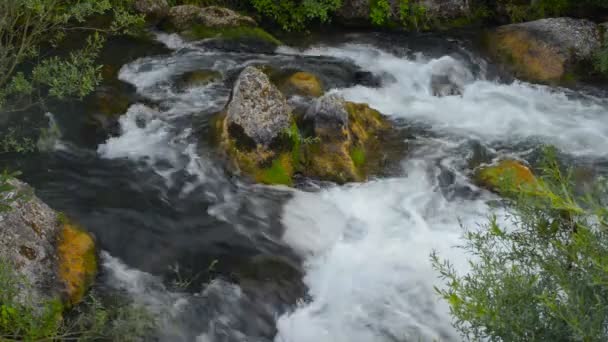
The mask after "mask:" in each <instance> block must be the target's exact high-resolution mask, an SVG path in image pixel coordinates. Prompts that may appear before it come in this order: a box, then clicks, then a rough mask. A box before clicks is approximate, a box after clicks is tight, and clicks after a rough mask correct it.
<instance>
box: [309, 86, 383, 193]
mask: <svg viewBox="0 0 608 342" xmlns="http://www.w3.org/2000/svg"><path fill="white" fill-rule="evenodd" d="M304 127H305V130H306V131H307V132H309V134H311V137H312V138H313V139H314V140H315V142H314V143H312V144H306V145H305V146H304V148H303V155H304V157H303V174H304V175H306V176H309V177H313V178H319V179H323V180H331V181H335V182H337V183H346V182H359V181H363V180H365V179H366V178H367V177H368V175H369V174H370V173H374V171H378V168H379V167H380V161H381V159H382V158H381V155H382V153H381V151H382V148H381V147H382V146H380V141H379V139H378V138H379V135H381V134H383V132H386V131H388V130H389V129H390V128H391V126H390V124H389V123H388V122H387V121H386V120H385V119H384V117H383V116H382V114H380V112H378V111H376V110H374V109H372V108H371V107H369V106H368V105H367V104H360V103H353V102H347V101H344V99H342V98H341V97H339V96H337V95H326V96H324V97H322V98H320V99H318V100H317V101H316V102H315V104H313V106H311V107H310V108H309V110H308V112H307V113H306V115H305V117H304Z"/></svg>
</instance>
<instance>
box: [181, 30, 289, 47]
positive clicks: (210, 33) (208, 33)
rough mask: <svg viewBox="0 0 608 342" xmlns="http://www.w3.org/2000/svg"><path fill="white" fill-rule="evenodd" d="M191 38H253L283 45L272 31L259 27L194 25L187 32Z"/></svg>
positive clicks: (186, 34)
mask: <svg viewBox="0 0 608 342" xmlns="http://www.w3.org/2000/svg"><path fill="white" fill-rule="evenodd" d="M185 36H186V37H187V38H189V39H194V40H197V39H207V38H222V39H229V40H234V39H253V40H261V41H265V42H269V43H272V44H274V45H281V44H282V43H281V41H280V40H278V39H277V38H275V37H274V36H273V35H271V34H270V33H268V32H266V31H264V30H263V29H261V28H259V27H248V26H240V27H228V28H221V29H220V28H211V27H207V26H203V25H194V26H193V27H192V28H191V29H190V30H188V31H187V32H186V33H185Z"/></svg>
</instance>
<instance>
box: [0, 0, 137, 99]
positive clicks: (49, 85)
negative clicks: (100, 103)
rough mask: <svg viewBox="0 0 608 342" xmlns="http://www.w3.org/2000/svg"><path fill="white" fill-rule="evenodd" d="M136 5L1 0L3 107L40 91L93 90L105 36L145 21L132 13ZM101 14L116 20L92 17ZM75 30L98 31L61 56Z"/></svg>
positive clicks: (112, 0)
mask: <svg viewBox="0 0 608 342" xmlns="http://www.w3.org/2000/svg"><path fill="white" fill-rule="evenodd" d="M131 5H132V0H80V1H78V2H75V3H74V4H70V5H67V4H66V3H65V1H63V0H37V1H32V0H10V1H9V0H2V1H0V13H2V20H0V37H2V39H0V109H3V108H4V109H6V107H7V105H9V104H10V105H12V106H11V107H13V106H15V105H17V104H19V105H23V103H24V102H25V103H26V104H27V103H28V102H32V100H39V99H40V98H41V96H40V95H43V96H47V95H48V96H50V97H55V98H59V99H63V98H66V97H78V98H83V97H84V96H86V95H88V94H89V93H90V92H92V91H93V90H94V89H95V87H96V86H97V85H98V84H99V82H100V81H101V68H100V66H98V65H97V64H96V63H95V59H96V58H97V56H98V55H99V52H100V50H101V48H102V46H103V43H104V39H105V36H107V35H111V34H133V33H136V32H137V30H138V28H140V27H142V26H143V23H144V18H143V16H141V15H135V14H132V13H131V12H130V11H131ZM98 16H108V17H111V18H112V20H111V23H109V24H107V25H103V26H95V25H90V24H89V23H88V21H89V20H90V19H91V18H93V17H98ZM75 32H80V33H84V32H93V33H92V34H91V35H90V36H89V37H88V38H87V39H85V40H84V44H83V45H84V46H83V47H82V48H81V49H80V50H72V51H71V52H70V53H69V54H67V55H66V56H64V55H61V56H60V53H59V52H58V50H56V48H57V47H60V46H61V44H62V42H64V41H65V40H66V37H68V36H70V35H72V34H74V33H75ZM41 50H45V51H46V53H44V54H41V53H40V51H41ZM26 70H28V71H26ZM34 102H35V101H34Z"/></svg>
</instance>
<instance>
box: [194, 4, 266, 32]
mask: <svg viewBox="0 0 608 342" xmlns="http://www.w3.org/2000/svg"><path fill="white" fill-rule="evenodd" d="M199 17H200V19H201V22H202V24H203V25H205V26H208V27H213V28H223V27H239V26H250V27H255V26H257V23H256V22H255V20H253V18H251V17H248V16H245V15H241V14H238V13H237V12H235V11H233V10H231V9H228V8H224V7H218V6H209V7H205V8H203V9H201V12H200V15H199Z"/></svg>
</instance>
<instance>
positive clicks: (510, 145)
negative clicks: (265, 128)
mask: <svg viewBox="0 0 608 342" xmlns="http://www.w3.org/2000/svg"><path fill="white" fill-rule="evenodd" d="M156 40H157V41H158V46H155V47H154V48H149V49H148V50H147V51H146V52H145V53H144V56H143V57H141V55H142V54H141V53H140V54H139V55H137V56H136V57H133V58H129V57H124V56H135V55H136V54H132V53H131V52H130V51H129V46H128V45H126V44H123V45H117V46H114V47H113V50H112V51H111V54H117V55H121V56H123V57H122V59H119V60H121V61H122V62H121V66H120V70H119V71H118V74H117V75H118V79H119V80H120V81H122V83H123V84H122V87H123V90H122V91H123V92H124V93H125V94H127V95H128V97H129V99H130V102H131V105H130V106H129V108H128V110H127V111H126V112H125V113H120V114H122V115H121V116H120V118H119V119H118V122H117V126H116V127H115V129H112V130H109V131H102V132H101V133H100V132H99V130H98V129H96V128H95V129H94V128H91V124H90V122H89V121H87V120H88V119H87V116H86V115H83V114H82V112H83V111H84V112H86V108H87V103H86V101H85V103H77V104H70V105H62V106H59V107H57V108H54V109H53V115H52V117H53V118H54V119H55V121H56V122H57V126H58V128H59V131H61V136H60V138H59V139H58V140H56V141H54V142H53V147H52V149H51V150H50V151H48V152H44V153H42V152H41V153H36V154H34V155H30V156H26V157H25V158H24V157H23V156H11V157H4V159H3V160H2V163H3V164H8V165H11V166H12V167H14V168H19V169H20V170H22V172H23V179H24V180H25V181H27V182H29V183H30V184H32V185H33V186H34V187H35V188H36V189H37V194H38V195H39V196H40V197H41V198H42V199H43V200H44V201H46V202H47V203H48V204H49V205H50V206H52V207H54V208H56V209H58V210H61V211H64V212H66V213H67V214H68V215H70V216H72V217H74V218H75V219H76V220H78V221H79V222H80V223H82V224H83V226H85V227H86V228H87V229H89V230H90V231H92V232H93V233H94V234H95V236H96V237H97V240H98V242H99V246H100V248H101V249H102V250H103V252H102V263H103V270H102V273H101V275H100V280H99V282H98V285H97V287H98V291H101V292H108V293H110V292H116V291H118V292H119V293H122V294H123V295H126V296H128V297H129V298H131V299H132V300H134V301H135V302H137V303H139V304H142V305H144V306H145V307H146V308H148V309H149V310H150V311H151V312H153V313H154V314H156V315H157V317H158V319H159V329H158V331H155V332H154V333H153V335H154V337H155V339H156V340H160V341H200V342H216V341H218V342H219V341H222V342H224V341H225V342H233V341H252V342H258V341H259V342H262V341H264V342H269V341H275V342H312V341H316V342H324V341H327V342H369V341H378V342H393V341H394V342H402V341H435V340H441V341H460V340H461V339H460V337H459V335H458V334H457V332H456V331H455V330H454V329H453V328H452V327H451V318H450V316H449V313H448V308H447V305H446V304H445V303H443V302H442V301H440V300H439V299H438V297H437V296H436V294H435V292H434V289H433V287H434V286H436V285H441V283H440V280H439V279H438V277H437V274H436V273H435V272H434V270H433V269H432V268H431V265H430V259H429V255H430V253H431V252H432V251H433V250H435V251H437V252H438V253H439V254H440V255H441V256H442V257H445V258H448V259H450V260H451V261H452V262H453V263H454V265H455V267H456V268H457V269H458V270H460V271H466V270H467V257H468V256H467V255H465V254H463V252H462V251H460V250H459V249H457V248H454V247H455V246H457V245H458V244H459V243H460V239H461V234H462V232H463V230H462V227H463V226H464V227H473V228H474V227H477V226H478V225H483V224H484V223H485V222H487V220H488V217H489V216H490V215H492V214H496V215H498V216H499V218H500V217H503V216H504V215H503V214H504V213H503V210H502V209H500V207H496V206H494V205H493V204H495V203H496V202H497V200H498V197H497V196H496V195H494V194H492V193H490V192H489V191H487V190H484V189H481V188H479V187H478V186H476V185H475V184H474V183H473V182H472V174H473V168H474V167H475V166H476V165H479V163H481V162H491V161H492V160H494V159H495V158H501V157H509V158H518V159H521V160H525V161H527V162H528V163H530V164H531V165H532V166H534V165H536V163H537V161H538V158H539V154H540V148H541V147H542V146H543V145H545V144H551V145H554V146H555V147H557V149H558V151H559V157H560V160H561V161H563V162H564V163H565V164H567V165H570V166H573V167H576V168H577V170H581V171H580V173H581V174H585V175H588V174H591V176H590V177H592V176H593V175H600V174H605V173H606V170H607V167H608V148H607V146H608V100H606V97H605V96H604V95H605V94H604V93H603V91H602V90H601V89H598V88H594V87H591V86H584V87H583V86H579V87H577V88H576V89H565V88H556V87H548V86H540V85H532V84H529V83H525V82H521V81H518V80H514V79H512V78H511V77H510V76H509V75H508V74H504V73H503V72H501V71H500V70H499V68H497V67H496V66H495V65H493V64H492V63H490V62H489V61H488V60H487V59H485V58H484V57H483V54H481V53H479V52H478V50H477V48H476V47H475V44H474V41H475V39H474V38H473V37H472V36H471V35H470V34H463V35H459V36H454V37H447V36H438V35H416V36H408V35H393V34H387V33H347V34H345V33H340V34H335V35H330V34H328V35H326V36H325V37H323V38H321V39H315V41H314V42H312V43H309V44H306V46H282V47H279V48H278V49H277V50H276V51H274V52H272V51H256V50H255V49H254V48H246V49H242V50H238V49H236V50H235V49H233V48H230V49H226V48H225V47H223V46H221V45H218V44H210V42H209V41H203V42H184V41H182V40H181V39H180V38H179V37H178V36H176V35H167V34H163V33H157V34H156ZM247 65H271V66H273V67H274V68H279V69H284V70H291V69H293V70H303V71H309V72H313V73H315V74H317V75H319V76H320V78H321V80H322V82H323V83H324V84H325V86H326V88H327V89H331V90H330V92H332V93H337V94H340V95H342V96H343V97H345V98H346V99H348V100H350V101H354V102H365V103H368V104H370V106H371V107H373V108H375V109H377V110H379V111H381V112H382V113H384V114H386V115H387V116H388V117H389V119H390V120H391V121H392V122H393V124H394V125H395V126H396V127H397V128H398V132H399V134H398V135H397V136H396V137H395V139H401V140H402V141H404V142H406V143H407V146H408V148H407V152H406V153H402V155H398V156H396V157H394V158H396V159H397V160H393V161H392V163H391V167H389V168H388V169H387V170H386V171H385V173H384V174H382V175H378V176H377V177H374V178H373V179H370V180H369V181H368V182H366V183H362V184H348V185H343V186H338V185H335V184H327V183H320V182H315V181H312V180H307V179H303V180H301V182H299V184H298V186H297V187H296V189H289V188H284V187H267V186H260V185H255V184H251V183H249V182H247V181H246V180H244V179H242V178H240V177H238V176H234V175H230V174H228V173H227V172H226V171H225V168H224V165H223V164H222V161H221V159H220V158H219V157H218V156H217V154H216V151H215V149H214V147H213V146H212V144H211V143H210V139H209V134H210V119H211V118H212V116H213V114H215V113H217V112H218V111H221V110H222V108H223V107H224V106H225V104H226V102H227V101H228V99H229V96H230V91H231V87H232V84H233V82H234V80H235V78H236V76H237V75H238V73H239V72H240V70H242V69H243V67H245V66H247ZM201 69H205V70H215V71H218V72H219V73H221V75H222V77H220V78H219V79H218V80H216V81H214V82H212V83H210V84H206V85H201V86H194V87H188V88H185V89H184V88H182V87H179V86H177V81H176V80H177V78H178V77H179V76H180V75H181V74H184V73H186V72H190V71H196V70H201ZM446 70H449V72H450V75H451V76H450V77H452V78H453V80H454V81H455V82H457V83H459V84H461V85H462V86H463V89H464V91H463V94H462V96H447V97H436V96H433V94H432V90H431V87H430V84H431V79H432V77H433V75H436V74H438V73H439V74H441V73H445V72H446ZM290 101H291V102H292V103H294V105H296V106H297V105H306V101H308V100H306V99H303V98H292V99H291V100H290ZM386 148H387V149H391V146H387V147H386ZM389 154H390V153H389ZM390 155H392V156H394V155H395V154H394V153H393V154H390ZM503 221H504V222H503V223H504V224H505V225H508V224H509V221H508V220H507V219H504V220H503Z"/></svg>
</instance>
